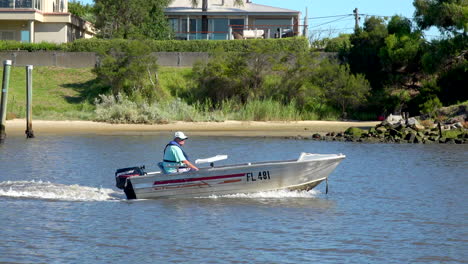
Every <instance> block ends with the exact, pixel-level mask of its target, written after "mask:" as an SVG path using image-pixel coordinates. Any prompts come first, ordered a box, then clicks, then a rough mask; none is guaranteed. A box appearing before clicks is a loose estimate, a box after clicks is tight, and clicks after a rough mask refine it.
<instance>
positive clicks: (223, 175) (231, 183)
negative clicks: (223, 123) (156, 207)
mask: <svg viewBox="0 0 468 264" xmlns="http://www.w3.org/2000/svg"><path fill="white" fill-rule="evenodd" d="M344 158H345V156H344V155H341V154H338V155H337V154H330V155H319V154H306V155H305V156H304V155H301V157H300V158H299V160H291V161H279V162H259V163H247V164H237V165H230V166H222V167H209V168H201V169H200V170H199V171H196V172H187V173H177V174H162V173H160V172H154V173H148V174H147V175H144V176H135V177H130V178H129V179H128V180H129V181H130V183H131V184H129V185H128V186H130V188H131V190H129V189H128V188H127V190H126V194H127V197H128V196H129V195H128V193H131V192H132V191H133V193H134V194H135V196H131V197H128V198H129V199H132V198H137V199H156V198H163V197H206V196H211V195H228V194H237V193H253V192H261V191H272V190H281V189H289V190H310V189H312V188H314V187H315V186H317V185H318V184H320V182H322V181H324V180H326V179H327V177H328V175H329V174H330V173H331V172H332V171H333V170H334V169H335V168H336V166H338V164H339V163H340V162H341V161H342V160H343V159H344Z"/></svg>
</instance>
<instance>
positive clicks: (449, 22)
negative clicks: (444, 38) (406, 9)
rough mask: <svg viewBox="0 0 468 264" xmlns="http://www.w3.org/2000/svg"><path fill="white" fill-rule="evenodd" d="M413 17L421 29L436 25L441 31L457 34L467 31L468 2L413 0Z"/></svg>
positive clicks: (463, 0) (462, 0)
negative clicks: (414, 10) (414, 9)
mask: <svg viewBox="0 0 468 264" xmlns="http://www.w3.org/2000/svg"><path fill="white" fill-rule="evenodd" d="M413 5H414V7H415V8H416V12H415V15H414V18H415V20H416V22H417V23H418V25H419V26H420V27H421V28H422V29H428V28H430V27H431V26H436V27H437V28H439V29H440V30H441V31H445V32H450V33H452V34H459V33H460V31H463V34H464V35H465V36H466V32H467V31H468V2H467V1H466V0H415V1H414V2H413Z"/></svg>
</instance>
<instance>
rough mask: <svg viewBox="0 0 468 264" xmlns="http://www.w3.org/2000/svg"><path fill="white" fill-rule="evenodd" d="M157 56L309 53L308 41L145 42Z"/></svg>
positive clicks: (93, 45)
mask: <svg viewBox="0 0 468 264" xmlns="http://www.w3.org/2000/svg"><path fill="white" fill-rule="evenodd" d="M129 43H131V41H129V40H123V39H112V40H104V39H80V40H76V41H74V42H72V43H70V44H69V45H68V48H67V50H68V51H88V52H96V51H98V50H100V49H108V48H109V47H115V46H126V45H128V44H129ZM145 45H148V47H149V48H150V49H151V51H153V52H214V51H218V52H220V51H225V52H248V51H252V50H263V51H264V52H299V51H306V50H308V49H309V44H308V42H307V40H306V39H305V38H282V39H246V40H216V41H213V40H190V41H186V40H145Z"/></svg>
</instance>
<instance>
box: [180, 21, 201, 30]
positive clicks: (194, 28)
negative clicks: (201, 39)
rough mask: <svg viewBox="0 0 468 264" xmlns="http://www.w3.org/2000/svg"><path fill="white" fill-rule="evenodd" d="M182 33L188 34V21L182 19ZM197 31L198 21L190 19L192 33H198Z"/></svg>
mask: <svg viewBox="0 0 468 264" xmlns="http://www.w3.org/2000/svg"><path fill="white" fill-rule="evenodd" d="M181 20H182V23H181V24H182V30H181V31H182V32H187V19H186V18H182V19H181ZM196 31H197V20H196V19H190V32H196Z"/></svg>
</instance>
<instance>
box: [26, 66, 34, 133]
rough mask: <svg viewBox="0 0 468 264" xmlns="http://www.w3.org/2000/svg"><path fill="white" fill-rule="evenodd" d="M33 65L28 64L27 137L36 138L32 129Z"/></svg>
mask: <svg viewBox="0 0 468 264" xmlns="http://www.w3.org/2000/svg"><path fill="white" fill-rule="evenodd" d="M32 70H33V66H32V65H27V66H26V132H25V133H26V138H34V131H33V130H32Z"/></svg>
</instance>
